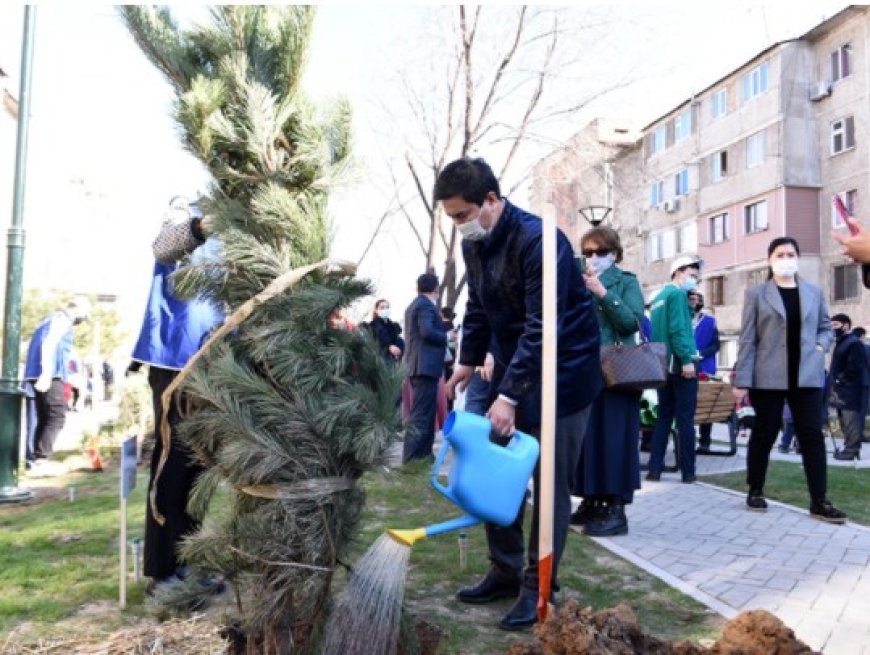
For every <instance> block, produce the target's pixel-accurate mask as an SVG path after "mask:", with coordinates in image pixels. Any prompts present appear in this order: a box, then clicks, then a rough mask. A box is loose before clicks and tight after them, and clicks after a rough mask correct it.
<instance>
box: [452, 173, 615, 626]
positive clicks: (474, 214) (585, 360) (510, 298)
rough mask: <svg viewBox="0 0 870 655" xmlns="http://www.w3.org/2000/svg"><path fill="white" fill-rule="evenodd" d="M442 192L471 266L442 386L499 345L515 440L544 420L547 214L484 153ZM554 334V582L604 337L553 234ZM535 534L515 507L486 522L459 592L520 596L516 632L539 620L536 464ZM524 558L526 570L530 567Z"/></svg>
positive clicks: (512, 617)
mask: <svg viewBox="0 0 870 655" xmlns="http://www.w3.org/2000/svg"><path fill="white" fill-rule="evenodd" d="M435 199H436V200H437V201H439V202H440V203H441V206H442V208H443V209H444V213H445V214H447V215H448V216H449V217H450V219H451V220H452V221H453V224H454V225H455V226H456V228H457V230H458V231H459V233H460V234H461V235H462V256H463V259H464V260H465V268H466V271H467V272H468V301H467V303H466V306H465V315H464V318H463V322H462V341H461V344H460V354H459V363H458V364H457V366H456V367H455V369H454V373H453V377H451V378H450V381H449V382H448V383H447V393H448V394H452V393H453V391H454V389H456V388H457V387H458V388H459V390H460V391H461V390H463V389H466V388H467V386H468V384H469V383H470V382H471V379H472V376H473V375H474V371H475V368H476V367H478V366H481V365H483V364H484V361H485V358H486V354H487V353H488V352H489V353H492V355H493V360H494V365H493V373H492V380H491V391H490V394H489V403H488V407H489V409H488V411H487V417H488V418H489V420H490V422H491V424H492V428H493V431H494V432H495V433H496V434H497V435H499V436H501V437H510V436H511V435H512V434H513V433H514V431H515V429H518V430H520V431H522V432H527V433H529V434H532V435H535V436H538V435H540V425H541V345H542V339H543V336H542V332H543V325H542V324H543V316H542V273H541V272H542V270H543V259H542V251H541V239H542V234H543V228H542V224H541V219H540V218H538V217H537V216H534V215H532V214H529V213H528V212H526V211H523V210H522V209H520V208H519V207H516V206H515V205H513V204H512V203H511V202H510V201H509V200H507V199H506V198H503V197H502V196H501V192H500V190H499V184H498V180H497V179H496V177H495V175H494V174H493V172H492V169H491V168H490V167H489V165H488V164H487V163H486V162H485V161H484V160H482V159H459V160H457V161H454V162H452V163H450V164H448V165H447V166H446V167H445V168H444V169H443V170H442V171H441V173H440V174H439V175H438V180H437V181H436V183H435ZM556 258H557V259H556V268H557V273H556V277H557V279H558V285H557V287H558V290H557V295H558V297H557V301H556V302H557V307H558V315H557V317H556V323H557V326H556V331H557V337H556V339H557V342H558V352H559V356H558V361H557V369H558V372H557V390H556V426H555V427H556V430H555V432H556V434H555V441H556V444H555V447H556V457H555V459H556V470H555V472H554V473H555V480H554V507H553V569H552V585H551V586H553V587H555V586H556V581H557V579H558V566H559V560H560V558H561V556H562V552H563V551H564V547H565V541H566V539H567V534H568V526H569V521H570V518H571V483H572V482H573V477H574V472H575V471H576V469H577V459H578V457H579V455H580V447H581V444H582V441H583V436H584V434H585V432H586V423H587V421H588V418H589V409H590V405H591V403H592V401H593V400H594V398H595V396H596V395H598V391H599V390H600V388H601V362H600V361H599V350H600V339H599V332H598V319H596V317H595V308H594V306H593V304H592V296H591V294H590V293H589V291H588V290H587V289H586V286H585V284H584V282H583V277H582V276H581V275H580V270H579V269H578V267H577V266H576V264H575V262H574V253H573V250H572V248H571V244H570V242H569V241H568V238H567V237H566V236H565V235H564V233H562V232H561V231H558V233H557V255H556ZM534 482H535V484H534V503H533V506H532V511H533V517H532V530H531V532H532V534H531V536H530V538H529V544H528V548H526V547H525V544H524V543H523V541H524V540H523V512H524V508H525V503H523V504H522V505H521V506H520V510H519V512H518V514H517V518H516V520H515V521H514V523H513V524H511V525H510V526H507V527H500V526H497V525H494V524H487V525H486V537H487V543H488V545H489V558H490V561H491V562H492V566H491V567H490V570H489V571H488V572H487V574H486V577H484V579H483V580H482V581H480V582H479V583H478V584H476V585H474V586H471V587H466V588H464V589H461V590H460V591H459V593H458V598H459V600H460V601H462V602H464V603H489V602H492V601H495V600H498V599H499V598H516V602H515V603H514V605H513V606H512V607H511V609H510V610H508V612H507V614H505V616H504V617H503V618H502V620H501V621H500V622H499V627H501V628H502V629H504V630H521V629H524V628H528V627H530V626H532V625H533V624H534V623H535V622H536V620H537V616H536V612H535V607H536V605H537V602H538V534H537V533H538V511H539V508H540V507H541V503H540V502H539V501H540V472H539V471H538V469H537V468H536V471H535V474H534ZM524 564H525V569H524Z"/></svg>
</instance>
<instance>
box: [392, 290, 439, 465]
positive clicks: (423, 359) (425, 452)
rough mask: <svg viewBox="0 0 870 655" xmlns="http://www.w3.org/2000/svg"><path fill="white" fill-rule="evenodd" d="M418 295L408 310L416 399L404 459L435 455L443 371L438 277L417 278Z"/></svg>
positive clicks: (408, 361) (411, 374) (408, 356)
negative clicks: (440, 383) (433, 448)
mask: <svg viewBox="0 0 870 655" xmlns="http://www.w3.org/2000/svg"><path fill="white" fill-rule="evenodd" d="M417 293H418V294H419V295H418V296H417V297H416V298H415V299H414V301H413V302H412V303H411V304H410V305H408V309H406V310H405V333H406V335H407V339H406V348H407V350H406V351H405V364H406V366H407V369H408V377H409V378H410V380H411V389H412V392H413V400H412V404H411V417H410V419H409V421H408V426H407V431H406V434H405V444H404V447H403V452H402V461H403V462H409V461H411V460H414V459H425V458H428V457H431V456H432V445H433V444H434V443H435V409H436V403H437V399H438V381H439V380H440V379H441V374H442V373H443V372H444V353H445V351H446V348H447V332H446V331H445V330H444V325H443V323H442V322H441V316H440V315H439V313H438V306H437V304H436V303H437V301H438V278H437V277H436V276H435V275H433V274H432V273H424V274H423V275H421V276H420V277H418V278H417Z"/></svg>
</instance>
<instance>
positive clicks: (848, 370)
mask: <svg viewBox="0 0 870 655" xmlns="http://www.w3.org/2000/svg"><path fill="white" fill-rule="evenodd" d="M831 327H832V328H833V330H834V334H835V335H836V337H837V342H836V346H834V354H833V355H832V356H831V374H830V375H831V390H832V398H836V405H835V407H836V408H837V412H838V414H839V416H840V425H841V426H842V429H843V439H844V444H843V448H842V450H840V452H837V453H834V459H840V460H846V461H848V460H853V459H857V458H858V457H859V455H860V452H861V441H862V440H863V437H864V417H865V416H866V415H867V386H868V384H870V369H868V362H867V355H866V353H865V350H864V344H863V343H861V340H860V339H859V338H858V337H857V336H856V335H855V334H853V333H852V332H850V330H851V327H852V319H850V318H849V317H848V316H847V315H846V314H835V315H834V316H832V317H831Z"/></svg>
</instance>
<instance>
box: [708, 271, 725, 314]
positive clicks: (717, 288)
mask: <svg viewBox="0 0 870 655" xmlns="http://www.w3.org/2000/svg"><path fill="white" fill-rule="evenodd" d="M707 301H708V302H709V303H710V306H711V307H720V306H721V305H724V304H725V277H724V276H722V275H717V276H716V277H711V278H709V279H708V280H707Z"/></svg>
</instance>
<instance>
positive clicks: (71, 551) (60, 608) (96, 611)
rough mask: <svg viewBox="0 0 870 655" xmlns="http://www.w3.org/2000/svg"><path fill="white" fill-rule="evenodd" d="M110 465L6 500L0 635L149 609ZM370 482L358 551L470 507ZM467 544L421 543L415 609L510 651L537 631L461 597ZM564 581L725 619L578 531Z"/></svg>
mask: <svg viewBox="0 0 870 655" xmlns="http://www.w3.org/2000/svg"><path fill="white" fill-rule="evenodd" d="M106 468H107V471H106V472H105V473H102V474H93V473H71V474H69V475H67V476H64V477H63V478H55V479H51V480H49V481H47V482H49V483H50V484H52V485H54V486H55V487H56V489H55V490H54V492H53V494H54V496H55V497H56V499H53V500H44V501H42V502H37V503H27V504H22V505H17V506H15V505H7V506H0V633H2V634H8V633H9V631H10V630H13V629H16V633H17V634H18V636H19V637H20V636H22V634H26V635H31V636H33V637H34V638H36V637H38V638H42V639H51V638H60V637H63V638H64V639H67V640H75V639H88V640H99V639H101V638H105V637H107V636H108V635H109V634H110V633H111V632H112V631H114V630H117V629H119V628H121V627H123V626H129V625H131V624H134V623H136V622H138V621H140V620H141V618H142V617H144V616H147V615H149V610H147V609H146V608H145V605H144V597H143V585H142V584H139V585H134V584H133V583H132V581H131V582H130V583H129V584H128V592H127V594H128V595H127V602H128V607H127V610H126V611H124V612H119V611H118V609H117V599H118V545H117V540H118V491H117V484H118V477H117V470H116V468H115V466H112V465H111V464H107V467H106ZM70 484H74V485H75V486H76V490H77V492H76V500H75V501H74V502H69V501H68V500H67V495H66V487H67V486H68V485H70ZM146 484H147V472H146V471H144V470H143V471H140V473H139V477H138V486H137V488H136V490H135V491H134V493H133V494H132V496H131V498H130V499H129V503H128V537H130V538H132V537H134V536H141V535H142V531H143V525H144V513H145V491H146V490H145V486H146ZM362 485H363V487H364V488H365V490H366V493H367V499H368V502H367V509H366V512H365V514H364V516H363V520H362V523H361V527H360V534H359V538H358V540H357V541H356V543H355V544H354V546H353V553H352V558H351V561H355V559H356V557H358V556H359V555H361V554H362V553H363V552H365V551H366V550H367V549H368V548H369V547H370V546H371V545H372V544H373V543H374V542H375V540H376V539H377V538H378V537H379V536H381V535H382V534H383V532H384V530H385V529H386V528H388V527H398V528H413V527H419V526H424V525H428V524H430V523H434V522H439V521H443V520H445V519H448V518H452V517H454V516H457V515H459V514H460V513H461V512H460V510H459V509H458V508H457V507H455V506H454V505H452V504H451V503H449V502H448V501H447V500H445V499H443V498H442V497H441V496H440V495H439V494H437V493H436V492H434V491H433V490H432V489H431V488H430V486H429V483H428V467H427V466H423V465H418V466H409V467H405V468H402V469H393V470H389V471H386V470H381V471H379V472H377V473H370V474H368V475H366V476H365V477H364V478H363V480H362ZM43 493H45V492H43ZM49 495H51V494H49ZM529 516H530V512H527V519H528V518H529ZM468 544H469V547H468V567H467V569H466V570H460V568H459V549H458V544H457V534H456V533H455V532H454V533H448V534H445V535H441V536H438V537H435V538H432V539H424V540H422V541H420V542H418V543H417V545H415V546H414V549H413V551H412V553H411V559H410V570H409V574H408V584H407V587H406V597H405V601H406V607H407V609H408V611H409V612H410V613H411V614H412V615H413V616H415V617H418V618H420V619H424V620H426V621H428V622H430V623H434V624H435V625H437V626H438V627H440V628H441V630H442V631H443V638H442V643H441V647H440V649H439V652H440V653H443V654H445V655H447V654H451V653H495V652H505V651H506V650H507V649H508V647H509V646H510V645H511V644H512V643H514V642H516V641H517V640H531V639H532V637H531V634H530V633H525V634H523V635H520V636H517V635H516V634H512V633H505V632H502V631H500V630H498V629H497V627H496V623H497V622H498V620H499V618H501V616H502V614H503V613H504V612H505V611H507V609H508V607H509V606H510V601H507V600H506V601H502V602H499V603H495V604H493V605H484V606H469V605H464V604H462V603H459V602H458V601H456V600H455V593H456V590H457V589H458V588H459V587H461V586H463V585H466V584H469V583H472V582H474V581H476V580H477V579H478V578H479V577H480V576H482V575H483V574H484V573H485V572H486V570H487V568H488V565H489V562H488V560H487V556H486V541H485V537H484V531H483V528H482V527H475V528H472V529H470V530H468ZM559 580H560V582H561V584H562V589H563V591H562V594H561V595H562V597H563V598H564V599H568V598H576V599H577V600H578V601H579V602H581V603H582V604H584V605H591V606H592V607H593V609H602V608H606V607H613V606H614V605H616V604H617V603H619V602H620V601H623V600H624V601H627V602H629V603H630V604H631V605H632V607H633V608H634V609H635V611H636V613H637V615H638V618H639V620H640V623H641V625H642V626H643V627H644V628H645V629H647V630H649V631H651V632H653V633H655V634H657V635H659V636H663V637H667V638H682V637H694V638H699V637H712V638H715V637H716V636H717V635H718V633H719V630H720V629H721V625H722V623H723V621H722V619H721V618H720V617H718V615H715V614H713V613H712V612H710V611H709V610H707V608H705V607H704V606H702V605H700V604H698V603H697V602H695V601H694V600H692V599H690V598H688V597H686V596H683V595H682V594H680V593H679V592H677V591H675V590H673V589H671V588H670V587H668V586H667V585H665V584H664V583H662V582H660V581H659V580H657V579H656V578H654V577H652V576H650V575H648V574H647V573H645V572H643V571H642V570H640V569H638V568H636V567H634V566H633V565H631V564H629V563H627V562H625V561H623V560H621V559H619V558H618V557H616V556H614V555H612V554H610V553H609V552H608V551H606V550H604V549H603V548H600V547H599V546H597V545H596V544H595V543H594V542H592V541H591V540H589V539H587V538H585V537H583V536H581V535H578V534H576V533H573V532H572V533H571V534H570V535H569V537H568V546H567V549H566V552H565V555H564V557H563V559H562V567H561V570H560V575H559ZM339 584H340V580H339ZM86 606H87V609H86V611H83V608H84V607H86ZM0 643H2V639H0Z"/></svg>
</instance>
